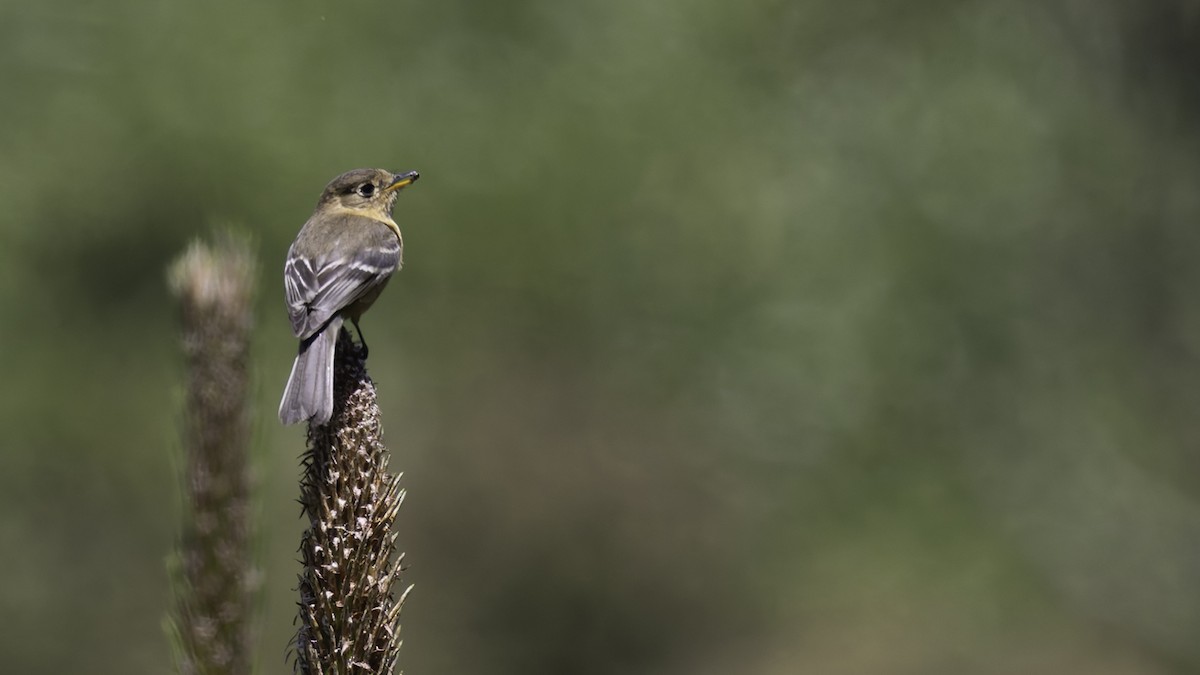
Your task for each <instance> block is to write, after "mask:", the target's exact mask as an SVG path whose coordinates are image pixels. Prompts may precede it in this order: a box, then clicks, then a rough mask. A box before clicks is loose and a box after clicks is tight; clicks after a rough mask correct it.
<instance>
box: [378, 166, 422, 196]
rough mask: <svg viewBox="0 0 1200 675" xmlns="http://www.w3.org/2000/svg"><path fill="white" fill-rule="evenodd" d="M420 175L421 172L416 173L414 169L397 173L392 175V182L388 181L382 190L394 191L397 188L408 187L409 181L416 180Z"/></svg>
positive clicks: (413, 181)
mask: <svg viewBox="0 0 1200 675" xmlns="http://www.w3.org/2000/svg"><path fill="white" fill-rule="evenodd" d="M420 177H421V174H419V173H417V172H416V171H406V172H404V173H398V174H396V175H395V176H393V177H392V182H391V183H389V184H388V186H387V187H386V188H384V189H383V190H384V192H395V191H397V190H402V189H404V188H406V187H408V186H409V185H410V184H411V183H415V182H417V179H418V178H420Z"/></svg>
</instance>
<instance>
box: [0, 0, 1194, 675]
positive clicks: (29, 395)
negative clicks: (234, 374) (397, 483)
mask: <svg viewBox="0 0 1200 675" xmlns="http://www.w3.org/2000/svg"><path fill="white" fill-rule="evenodd" d="M1198 72H1200V3H1197V2H1195V1H1193V0H1142V1H1141V2H1138V3H1124V2H1119V1H1118V0H1088V1H1084V0H1050V1H1033V0H1005V1H1002V0H993V1H986V0H903V1H900V0H859V1H857V2H846V1H845V0H842V1H837V2H835V1H832V0H786V1H784V0H742V1H740V2H729V1H725V0H655V1H653V2H648V1H646V0H579V1H575V2H563V1H561V0H512V1H510V2H504V3H498V2H497V3H482V2H466V1H465V0H446V1H443V2H436V3H408V2H378V1H374V0H348V1H346V2H332V1H330V0H323V1H317V0H289V1H287V2H282V1H278V0H274V1H270V2H259V3H246V2H240V1H237V2H235V1H234V0H215V1H213V2H207V3H183V2H172V1H169V0H159V1H152V0H110V1H108V2H104V3H96V2H85V1H83V0H52V1H50V2H39V3H34V2H13V1H11V0H8V1H4V2H0V84H2V85H3V87H2V92H3V93H2V95H0V207H2V208H0V316H2V317H3V319H2V320H0V367H2V369H3V372H2V374H0V424H2V426H3V433H2V434H0V437H2V438H3V441H2V442H0V443H2V448H0V449H2V455H0V456H2V458H3V465H2V468H0V551H2V552H3V564H2V569H3V573H2V574H0V580H2V581H0V616H3V617H4V618H3V619H2V620H0V625H3V630H0V655H2V659H3V663H4V664H5V668H6V670H10V672H14V673H15V672H21V673H95V674H106V673H122V674H125V673H160V672H166V671H167V670H169V668H170V655H169V650H168V643H167V640H166V639H165V637H164V633H163V629H162V620H163V617H164V614H165V611H166V608H167V605H168V598H169V588H168V581H167V571H166V570H167V568H166V559H167V555H168V553H169V551H170V550H171V547H172V545H173V542H174V540H175V537H176V534H177V529H178V521H179V511H180V503H181V490H180V487H179V480H178V479H179V470H180V467H181V465H182V463H181V459H180V454H179V453H180V442H179V440H178V422H179V420H180V406H181V403H182V391H183V389H182V384H181V376H182V359H181V356H180V353H179V348H178V325H177V315H176V308H175V306H174V304H173V302H172V300H171V299H170V297H169V295H168V292H167V290H166V285H165V268H166V266H167V264H168V263H169V261H170V260H171V259H172V258H173V257H174V256H175V255H177V254H178V253H179V252H181V251H182V250H183V248H184V246H185V244H186V243H187V242H188V241H189V240H191V239H193V238H194V237H196V236H197V235H199V234H204V233H207V232H211V231H213V230H214V229H220V228H223V227H227V226H233V227H236V228H240V229H244V230H247V231H250V232H253V233H254V235H255V237H256V239H257V241H258V245H259V250H260V253H261V261H262V286H261V289H262V290H261V293H260V312H259V328H258V331H257V334H256V337H255V344H254V351H255V354H256V364H257V365H256V372H255V380H256V382H257V384H256V405H257V410H258V422H257V424H256V429H255V438H256V446H255V471H256V476H257V482H258V485H259V487H260V491H259V494H258V497H257V500H256V504H257V506H256V511H257V514H258V518H259V532H260V540H259V544H258V550H259V552H260V553H259V556H260V560H261V566H262V570H263V573H264V579H263V584H264V586H263V588H264V594H263V599H262V603H261V606H262V609H261V618H262V621H261V626H262V629H261V634H260V637H259V640H258V644H259V653H258V670H259V672H261V673H264V674H271V673H288V672H290V668H291V667H290V665H289V664H288V663H287V662H286V661H285V658H284V654H285V651H286V648H287V644H288V641H289V638H290V637H291V635H292V634H293V631H294V626H293V623H292V621H293V616H294V614H295V605H294V603H295V600H296V594H295V592H294V588H295V575H296V573H297V571H298V565H297V563H296V557H297V554H296V548H297V545H298V541H299V533H300V531H301V529H302V526H303V523H302V522H301V520H300V518H299V507H298V505H297V503H296V502H295V499H296V497H297V494H298V488H297V485H296V480H297V478H298V476H299V468H298V456H299V454H300V452H301V451H302V449H303V431H302V430H301V429H299V428H295V427H292V428H283V427H281V426H280V425H279V424H278V422H277V420H276V419H275V409H276V405H277V402H278V396H279V394H280V391H281V388H282V385H283V382H284V379H285V377H286V375H287V371H288V368H289V366H290V362H291V359H292V356H293V354H294V349H295V346H294V342H293V340H292V339H291V336H290V333H289V330H288V325H287V321H286V318H285V313H284V310H283V300H282V282H281V267H282V259H283V256H284V252H285V250H286V248H287V246H288V244H289V242H290V241H291V239H292V237H293V236H294V235H295V233H296V231H297V230H298V228H299V226H300V224H301V223H303V222H304V220H305V218H306V217H307V216H308V215H309V213H310V212H311V209H312V207H313V205H314V202H315V200H316V197H317V195H318V194H319V192H320V190H321V188H322V187H323V185H324V184H325V182H326V181H328V180H329V179H330V178H331V177H332V176H334V175H335V174H337V173H340V172H341V171H343V170H346V169H350V168H354V167H359V166H383V167H387V168H391V169H395V170H402V169H419V170H420V171H421V172H422V176H423V179H422V181H421V182H420V183H418V184H417V185H416V186H414V187H413V188H411V189H410V190H408V191H406V192H405V193H404V194H403V195H402V197H401V199H400V201H399V203H398V206H397V211H396V215H397V221H398V222H399V223H400V224H401V226H402V228H403V229H404V231H405V235H406V259H407V266H406V268H405V269H404V270H403V272H402V273H401V274H400V276H399V277H398V278H397V279H395V280H394V281H393V283H392V284H391V286H390V287H389V289H388V292H387V293H386V294H385V295H384V296H383V298H382V299H381V301H380V303H379V304H378V305H377V308H376V310H375V311H374V312H373V313H372V314H371V315H370V316H369V317H368V318H367V320H366V321H365V323H364V327H365V329H366V332H367V335H368V337H369V338H370V343H371V346H372V352H371V368H372V374H373V375H374V377H375V379H376V381H377V382H378V384H379V388H380V396H381V401H382V404H383V407H384V414H385V421H386V425H387V426H386V429H387V438H388V443H389V446H390V447H391V448H392V450H393V451H394V453H395V455H394V459H393V462H394V467H395V468H396V469H399V470H403V471H404V472H405V483H406V486H407V488H408V490H409V499H408V502H407V503H406V506H405V508H404V510H403V512H402V518H401V521H402V522H401V539H400V545H401V547H402V548H403V549H404V550H406V551H407V552H408V560H409V561H410V563H411V569H410V570H409V572H408V579H409V580H410V581H411V582H414V583H415V584H416V590H415V591H414V593H413V594H412V596H411V599H410V602H409V604H408V605H407V606H406V608H405V613H404V616H405V625H404V636H405V649H404V652H403V656H402V666H403V668H404V670H405V671H406V672H408V673H412V674H414V675H421V674H427V673H459V674H465V673H489V674H497V673H501V674H502V673H514V674H515V673H522V674H528V673H546V674H558V673H579V674H585V675H586V674H590V673H596V674H599V673H661V674H666V675H670V674H672V673H680V674H682V673H689V674H692V673H701V674H704V673H712V674H716V673H728V672H736V673H762V674H771V675H775V674H785V673H821V674H833V675H838V674H847V675H849V674H868V675H870V674H875V673H879V674H884V673H887V674H894V673H913V674H917V673H921V674H926V673H946V674H960V673H988V674H991V673H995V674H1001V673H1004V674H1008V673H1021V674H1042V673H1045V674H1050V673H1100V674H1117V673H1120V674H1129V675H1134V674H1137V675H1150V674H1156V675H1157V674H1167V673H1171V674H1174V673H1197V672H1200V639H1197V636H1198V635H1200V473H1198V470H1200V454H1198V452H1200V449H1198V444H1200V419H1198V415H1197V411H1198V409H1200V395H1198V392H1200V301H1197V300H1196V289H1198V288H1200V273H1198V272H1197V265H1196V264H1195V260H1196V259H1197V258H1198V257H1200V229H1198V228H1197V222H1198V219H1200V161H1198V155H1197V150H1198V148H1200V144H1198V140H1200V77H1198V75H1197V73H1198Z"/></svg>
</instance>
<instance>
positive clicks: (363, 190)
mask: <svg viewBox="0 0 1200 675" xmlns="http://www.w3.org/2000/svg"><path fill="white" fill-rule="evenodd" d="M358 194H360V195H362V196H364V197H370V196H372V195H374V194H375V184H374V183H363V184H362V185H359V186H358Z"/></svg>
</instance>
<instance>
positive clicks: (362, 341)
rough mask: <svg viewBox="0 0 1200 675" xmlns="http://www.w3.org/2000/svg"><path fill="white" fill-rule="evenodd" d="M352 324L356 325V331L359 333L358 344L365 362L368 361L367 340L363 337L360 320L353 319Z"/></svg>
mask: <svg viewBox="0 0 1200 675" xmlns="http://www.w3.org/2000/svg"><path fill="white" fill-rule="evenodd" d="M350 323H352V324H354V330H356V331H358V344H359V345H360V346H361V347H362V355H363V360H366V358H367V353H368V352H369V350H368V349H367V338H366V337H364V336H363V332H362V326H360V325H358V319H351V320H350Z"/></svg>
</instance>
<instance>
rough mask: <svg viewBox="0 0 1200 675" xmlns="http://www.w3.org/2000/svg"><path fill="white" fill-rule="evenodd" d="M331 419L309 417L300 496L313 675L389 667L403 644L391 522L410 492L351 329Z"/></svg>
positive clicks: (302, 657)
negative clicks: (392, 455) (392, 457)
mask: <svg viewBox="0 0 1200 675" xmlns="http://www.w3.org/2000/svg"><path fill="white" fill-rule="evenodd" d="M333 382H334V384H333V388H334V393H333V398H334V403H333V418H332V419H330V421H329V423H328V424H324V425H318V424H309V427H308V451H307V452H306V453H305V455H304V460H303V466H304V475H303V477H302V479H301V482H300V501H301V504H302V505H303V507H304V513H305V514H306V515H307V516H308V519H309V526H308V528H307V529H306V530H305V532H304V536H303V538H302V539H301V543H300V552H301V556H302V561H303V564H304V570H303V571H302V573H301V574H300V586H299V590H300V629H299V632H298V634H297V636H296V663H297V666H298V668H299V670H300V671H301V672H302V673H306V674H308V675H343V674H348V673H391V672H393V671H394V669H395V666H396V660H397V657H398V655H399V650H400V636H399V633H400V608H401V607H402V606H403V604H404V598H405V596H407V595H408V591H409V590H411V586H410V587H408V588H405V589H403V590H401V589H400V574H401V571H402V569H403V567H402V563H403V559H404V555H403V554H397V553H396V547H395V539H396V535H395V534H394V533H393V531H392V529H393V526H394V524H395V521H396V514H397V512H398V511H399V510H400V504H401V502H403V501H404V490H402V489H401V488H400V475H399V474H397V475H393V474H390V473H388V458H389V454H388V451H387V448H386V447H384V445H383V441H382V433H383V428H382V423H381V421H380V415H379V406H378V404H377V403H376V396H375V385H374V383H373V382H372V381H371V378H370V377H368V375H367V370H366V359H365V357H364V355H363V353H362V350H361V349H360V348H359V347H358V346H356V345H355V344H354V342H353V341H352V340H351V339H350V336H349V333H348V332H347V331H345V330H343V331H342V332H341V333H340V334H339V336H338V345H337V352H336V355H335V357H334V377H333Z"/></svg>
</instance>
